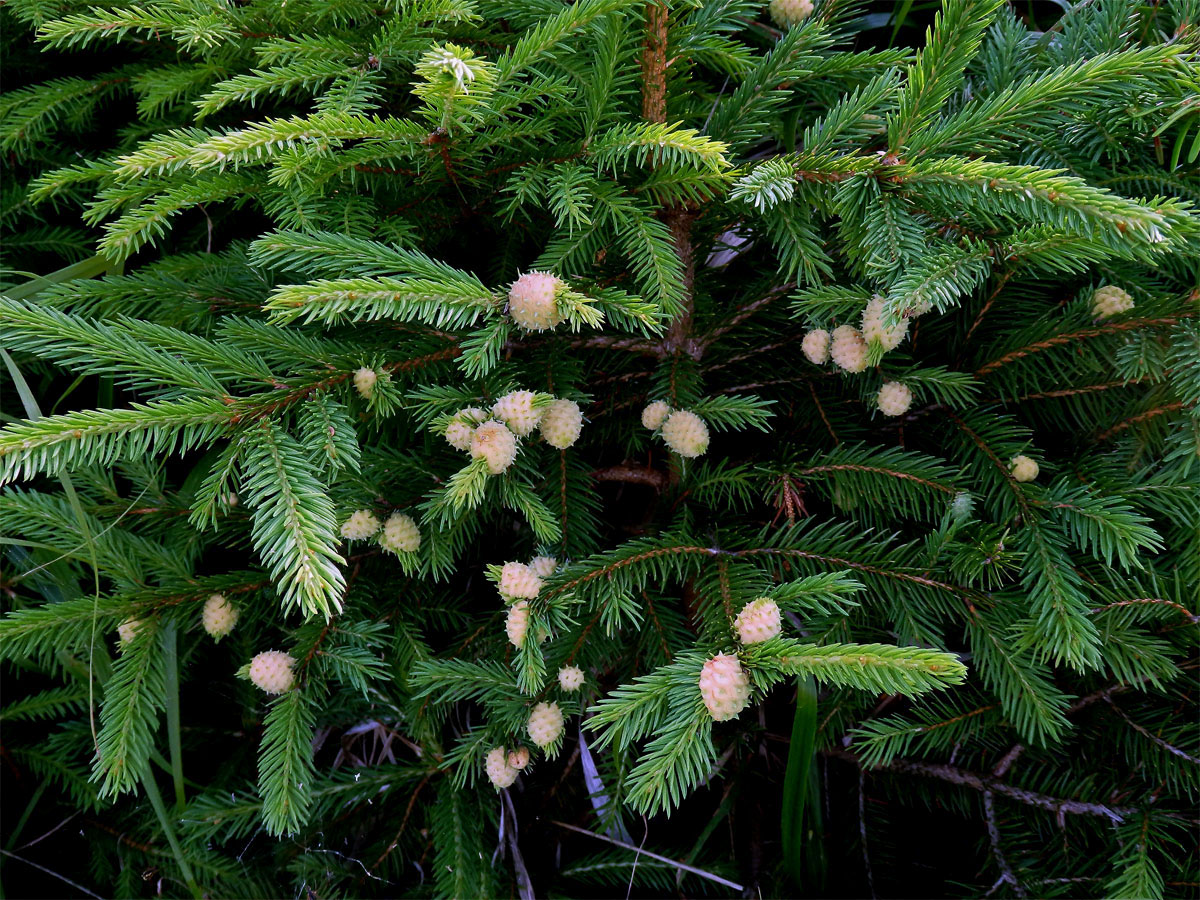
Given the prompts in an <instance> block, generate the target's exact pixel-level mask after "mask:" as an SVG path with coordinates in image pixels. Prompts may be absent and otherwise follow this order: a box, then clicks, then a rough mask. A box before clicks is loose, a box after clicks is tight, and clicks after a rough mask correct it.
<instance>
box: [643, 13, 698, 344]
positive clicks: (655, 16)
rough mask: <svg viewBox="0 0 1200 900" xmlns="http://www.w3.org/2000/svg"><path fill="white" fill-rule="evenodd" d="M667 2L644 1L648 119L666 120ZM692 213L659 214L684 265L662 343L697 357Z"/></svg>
mask: <svg viewBox="0 0 1200 900" xmlns="http://www.w3.org/2000/svg"><path fill="white" fill-rule="evenodd" d="M667 14H668V11H667V4H666V2H665V0H650V2H649V3H647V4H646V40H645V43H644V44H643V45H642V118H643V119H645V120H646V121H648V122H659V123H665V122H666V121H667ZM695 217H696V216H695V213H694V212H692V211H690V210H688V209H687V208H686V207H683V206H671V207H668V208H667V209H665V210H663V212H662V215H661V218H662V220H663V221H664V222H665V223H666V225H667V227H668V228H670V229H671V240H672V243H674V245H675V255H676V256H677V257H679V261H680V263H681V264H682V266H683V288H684V299H683V304H684V307H683V311H682V312H680V314H679V315H678V316H676V317H675V319H673V320H672V322H671V327H670V328H669V330H668V331H667V336H666V338H665V339H664V341H663V347H664V349H665V350H666V351H667V353H668V354H676V353H687V354H688V355H690V356H692V357H693V358H697V359H698V358H699V356H700V345H699V343H698V342H696V341H694V340H693V339H692V337H691V332H692V308H693V299H692V283H693V281H694V279H695V272H696V263H695V255H696V254H695V251H694V249H693V247H692V238H691V231H692V221H693V220H694V219H695Z"/></svg>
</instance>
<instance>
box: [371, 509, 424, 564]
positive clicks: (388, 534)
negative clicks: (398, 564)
mask: <svg viewBox="0 0 1200 900" xmlns="http://www.w3.org/2000/svg"><path fill="white" fill-rule="evenodd" d="M379 546H381V547H383V549H384V550H387V551H390V552H391V553H396V554H400V553H415V552H416V551H417V549H418V548H419V547H420V546H421V532H420V529H418V528H417V523H416V522H414V521H413V519H412V516H406V515H405V514H404V513H399V512H394V513H392V514H391V515H390V516H388V520H387V521H386V522H384V523H383V532H382V533H381V534H380V535H379Z"/></svg>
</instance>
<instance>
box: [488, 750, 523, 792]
mask: <svg viewBox="0 0 1200 900" xmlns="http://www.w3.org/2000/svg"><path fill="white" fill-rule="evenodd" d="M508 756H509V754H508V752H507V751H506V750H505V749H504V748H503V747H493V748H492V749H491V750H489V751H488V752H487V756H486V757H484V761H483V768H484V770H485V771H486V772H487V777H488V781H490V782H491V783H492V785H493V786H494V787H495V788H496V790H503V789H504V788H506V787H511V786H512V783H513V782H514V781H516V780H517V770H516V769H515V768H513V767H512V766H510V765H509V764H508Z"/></svg>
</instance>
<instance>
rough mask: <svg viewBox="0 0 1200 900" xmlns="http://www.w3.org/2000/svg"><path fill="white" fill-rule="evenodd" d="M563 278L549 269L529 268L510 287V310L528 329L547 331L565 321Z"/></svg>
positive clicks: (515, 320)
mask: <svg viewBox="0 0 1200 900" xmlns="http://www.w3.org/2000/svg"><path fill="white" fill-rule="evenodd" d="M562 286H563V282H562V281H561V280H560V279H559V278H557V277H555V276H554V275H552V274H550V273H549V272H526V273H525V274H524V275H522V276H521V277H520V278H518V279H517V280H516V281H514V282H513V283H512V286H511V287H510V288H509V289H508V314H509V315H510V316H512V320H513V321H514V322H516V323H517V325H518V326H519V327H521V328H524V329H525V330H526V331H545V330H546V329H547V328H553V327H554V326H555V325H558V324H559V323H560V322H562V321H563V316H562V315H561V314H560V313H559V311H558V299H557V294H558V291H559V289H560V288H561V287H562Z"/></svg>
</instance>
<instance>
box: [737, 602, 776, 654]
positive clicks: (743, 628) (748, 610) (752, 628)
mask: <svg viewBox="0 0 1200 900" xmlns="http://www.w3.org/2000/svg"><path fill="white" fill-rule="evenodd" d="M733 627H734V629H735V630H736V631H737V633H738V639H739V640H740V641H741V642H742V643H743V644H761V643H762V642H763V641H769V640H770V639H771V638H773V637H775V636H776V635H778V634H779V633H780V632H782V631H783V620H782V619H781V618H780V615H779V606H778V604H776V603H775V601H774V600H772V599H770V598H769V597H760V598H759V599H757V600H751V601H750V602H749V603H747V604H746V605H745V606H743V607H742V611H741V612H740V613H738V616H737V619H735V620H734V623H733Z"/></svg>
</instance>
